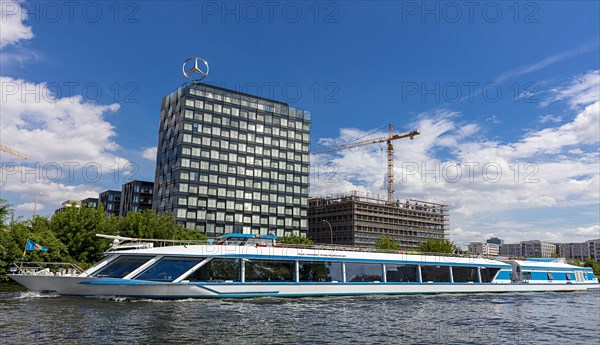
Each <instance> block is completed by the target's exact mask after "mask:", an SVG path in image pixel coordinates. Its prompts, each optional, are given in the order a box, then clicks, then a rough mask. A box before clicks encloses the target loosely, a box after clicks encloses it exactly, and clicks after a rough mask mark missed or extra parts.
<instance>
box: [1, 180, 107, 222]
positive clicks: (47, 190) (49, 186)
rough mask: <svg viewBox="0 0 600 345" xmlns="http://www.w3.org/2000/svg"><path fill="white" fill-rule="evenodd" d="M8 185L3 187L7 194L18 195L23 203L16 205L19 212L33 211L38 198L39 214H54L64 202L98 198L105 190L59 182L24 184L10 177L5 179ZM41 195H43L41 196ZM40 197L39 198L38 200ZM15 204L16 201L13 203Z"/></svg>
mask: <svg viewBox="0 0 600 345" xmlns="http://www.w3.org/2000/svg"><path fill="white" fill-rule="evenodd" d="M3 179H5V181H6V183H4V184H3V185H2V189H3V190H4V191H5V192H12V193H15V194H17V195H18V198H19V199H20V200H21V201H23V202H22V203H21V204H17V205H15V209H16V210H18V211H33V207H34V205H35V200H36V198H37V199H38V203H37V209H36V211H37V213H38V214H41V212H40V211H42V210H44V211H47V212H44V213H48V212H52V211H53V210H55V209H57V208H59V207H60V205H61V204H62V202H63V201H66V200H82V199H85V198H88V197H92V198H97V197H98V194H99V193H100V192H101V191H102V190H103V189H102V188H101V187H100V186H92V185H86V184H73V185H67V184H63V183H59V182H51V181H44V180H40V181H37V182H35V183H33V182H29V183H22V182H21V181H20V177H19V176H16V175H10V176H5V177H3ZM40 193H42V194H41V195H40ZM38 195H39V198H38ZM13 202H14V201H13Z"/></svg>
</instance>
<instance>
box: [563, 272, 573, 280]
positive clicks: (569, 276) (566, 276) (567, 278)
mask: <svg viewBox="0 0 600 345" xmlns="http://www.w3.org/2000/svg"><path fill="white" fill-rule="evenodd" d="M572 274H573V273H565V279H566V280H572V279H573V276H572Z"/></svg>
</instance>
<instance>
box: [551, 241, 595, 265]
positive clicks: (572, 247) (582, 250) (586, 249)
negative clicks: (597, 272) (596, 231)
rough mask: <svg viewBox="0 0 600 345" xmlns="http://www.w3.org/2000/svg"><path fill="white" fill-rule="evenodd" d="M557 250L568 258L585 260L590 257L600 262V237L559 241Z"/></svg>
mask: <svg viewBox="0 0 600 345" xmlns="http://www.w3.org/2000/svg"><path fill="white" fill-rule="evenodd" d="M556 252H557V253H558V255H559V256H561V257H564V258H567V259H576V260H579V261H585V260H587V259H588V258H592V260H594V261H596V262H600V239H595V240H589V241H585V242H579V243H557V244H556Z"/></svg>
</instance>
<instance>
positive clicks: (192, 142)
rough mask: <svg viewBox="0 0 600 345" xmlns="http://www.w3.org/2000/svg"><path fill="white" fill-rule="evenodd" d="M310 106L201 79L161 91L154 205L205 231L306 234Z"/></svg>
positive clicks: (217, 233)
mask: <svg viewBox="0 0 600 345" xmlns="http://www.w3.org/2000/svg"><path fill="white" fill-rule="evenodd" d="M310 121H311V120H310V113H309V112H307V111H303V110H299V109H295V108H292V107H289V106H288V105H287V104H285V103H281V102H277V101H272V100H268V99H265V98H261V97H256V96H252V95H248V94H243V93H239V92H235V91H232V90H227V89H223V88H219V87H215V86H210V85H206V84H193V85H187V86H185V87H182V88H179V89H178V90H176V91H175V92H173V93H172V94H170V95H168V96H167V97H165V98H163V101H162V106H161V115H160V128H159V141H158V155H157V170H156V175H155V176H156V179H155V188H156V193H155V195H154V208H155V209H156V210H157V211H158V212H159V213H162V212H168V213H170V214H172V215H173V216H174V217H176V219H177V221H178V222H179V223H180V224H182V225H184V226H185V227H187V228H191V229H197V230H199V231H202V232H204V233H206V234H207V235H209V236H214V235H220V234H223V233H232V232H240V233H252V234H267V233H273V234H274V235H277V236H284V235H287V234H292V233H293V234H296V235H306V233H307V231H308V221H307V213H308V176H309V145H310Z"/></svg>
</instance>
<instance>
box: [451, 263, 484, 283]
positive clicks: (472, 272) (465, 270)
mask: <svg viewBox="0 0 600 345" xmlns="http://www.w3.org/2000/svg"><path fill="white" fill-rule="evenodd" d="M452 277H453V278H454V282H455V283H468V282H473V283H478V282H479V279H478V278H477V267H463V266H452Z"/></svg>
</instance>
